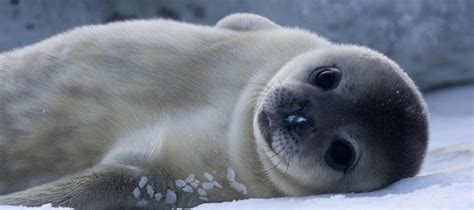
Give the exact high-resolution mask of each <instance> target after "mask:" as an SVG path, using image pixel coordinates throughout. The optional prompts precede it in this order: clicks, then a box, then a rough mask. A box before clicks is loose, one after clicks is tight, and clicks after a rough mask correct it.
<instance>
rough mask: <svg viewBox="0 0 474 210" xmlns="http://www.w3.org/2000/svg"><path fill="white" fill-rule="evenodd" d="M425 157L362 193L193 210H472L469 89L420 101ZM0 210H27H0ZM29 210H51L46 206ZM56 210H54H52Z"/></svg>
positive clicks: (473, 109)
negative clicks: (412, 171) (425, 116)
mask: <svg viewBox="0 0 474 210" xmlns="http://www.w3.org/2000/svg"><path fill="white" fill-rule="evenodd" d="M426 100H427V103H428V106H429V110H430V117H431V119H430V121H431V139H430V145H429V151H428V154H427V156H426V160H425V162H424V165H423V168H422V170H421V171H420V173H419V175H418V176H416V177H412V178H407V179H404V180H401V181H399V182H396V183H395V184H392V185H390V186H388V187H386V188H384V189H381V190H378V191H374V192H368V193H348V194H334V195H319V196H308V197H301V198H274V199H249V200H243V201H234V202H225V203H218V204H215V203H214V204H204V205H201V206H198V207H197V208H195V209H196V210H212V209H216V210H231V209H285V210H286V209H288V210H291V209H295V210H296V209H298V210H300V209H303V210H304V209H308V210H309V209H342V208H344V209H364V210H365V209H455V210H459V209H470V210H472V209H474V85H473V86H465V87H459V88H455V89H449V90H443V91H439V92H436V93H433V94H430V95H427V96H426ZM0 209H1V210H30V208H24V207H5V206H0ZM34 209H35V210H37V209H41V210H47V209H53V208H48V206H43V207H39V208H34ZM55 210H56V209H55Z"/></svg>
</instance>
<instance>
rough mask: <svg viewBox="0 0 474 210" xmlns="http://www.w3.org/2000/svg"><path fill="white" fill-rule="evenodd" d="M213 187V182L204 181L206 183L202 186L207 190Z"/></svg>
mask: <svg viewBox="0 0 474 210" xmlns="http://www.w3.org/2000/svg"><path fill="white" fill-rule="evenodd" d="M213 187H214V183H213V182H204V183H202V188H204V189H205V190H210V189H212V188H213Z"/></svg>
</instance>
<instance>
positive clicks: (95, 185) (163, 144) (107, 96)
mask: <svg viewBox="0 0 474 210" xmlns="http://www.w3.org/2000/svg"><path fill="white" fill-rule="evenodd" d="M0 78H1V89H0V107H1V112H0V113H1V115H0V117H1V118H0V171H1V172H2V173H0V194H3V195H2V196H0V204H1V205H26V206H38V205H41V204H45V203H51V204H53V205H54V206H66V207H74V208H76V209H135V208H143V209H169V208H177V207H194V206H197V205H199V204H201V203H205V202H222V201H230V200H235V199H245V198H257V197H258V198H267V197H280V196H303V195H311V194H321V193H342V192H363V191H369V190H375V189H378V188H381V187H384V186H386V185H388V184H390V183H393V182H395V181H397V180H399V179H402V178H405V177H409V176H413V175H415V174H416V173H417V171H418V170H419V168H420V165H421V163H422V160H423V157H424V154H425V151H426V146H427V140H428V132H427V114H426V106H425V104H424V102H423V99H422V97H421V94H420V92H419V91H418V90H417V88H416V86H415V85H414V84H413V82H412V81H411V80H410V78H408V76H407V75H406V74H405V73H404V72H403V71H402V70H401V68H400V67H399V66H398V65H397V64H396V63H395V62H393V61H392V60H390V59H388V58H387V57H385V56H384V55H382V54H381V53H378V52H376V51H374V50H370V49H368V48H365V47H360V46H354V45H346V44H336V43H331V42H330V41H328V40H326V39H324V38H321V37H320V36H318V35H316V34H314V33H311V32H308V31H305V30H301V29H295V28H287V27H282V26H279V25H277V24H275V23H273V22H272V21H270V20H268V19H266V18H264V17H261V16H257V15H253V14H233V15H230V16H227V17H225V18H223V19H222V20H220V21H219V22H218V23H217V24H216V26H215V27H209V26H200V25H192V24H186V23H179V22H175V21H170V20H136V21H127V22H118V23H110V24H106V25H95V26H85V27H80V28H77V29H74V30H71V31H68V32H66V33H63V34H59V35H57V36H54V37H52V38H50V39H47V40H44V41H42V42H40V43H37V44H34V45H31V46H27V47H24V48H20V49H15V50H13V51H10V52H6V53H4V54H2V55H0Z"/></svg>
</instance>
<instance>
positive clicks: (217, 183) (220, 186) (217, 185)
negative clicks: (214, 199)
mask: <svg viewBox="0 0 474 210" xmlns="http://www.w3.org/2000/svg"><path fill="white" fill-rule="evenodd" d="M212 184H214V186H216V187H218V188H221V189H222V185H221V184H219V182H217V181H213V182H212Z"/></svg>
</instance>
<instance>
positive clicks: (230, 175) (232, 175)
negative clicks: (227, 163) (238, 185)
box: [227, 168, 235, 182]
mask: <svg viewBox="0 0 474 210" xmlns="http://www.w3.org/2000/svg"><path fill="white" fill-rule="evenodd" d="M227 180H229V182H233V181H235V171H234V169H231V168H227Z"/></svg>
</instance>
